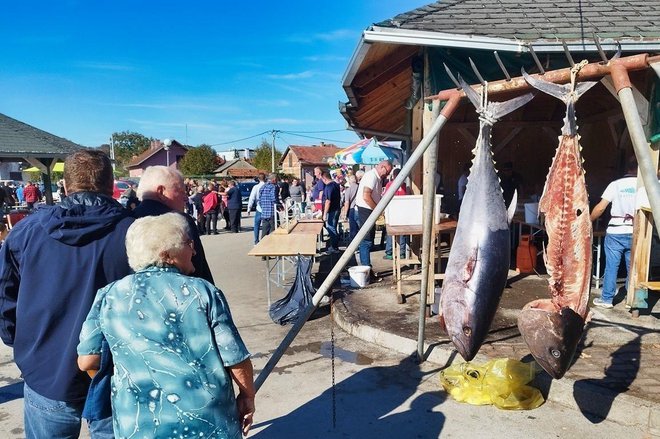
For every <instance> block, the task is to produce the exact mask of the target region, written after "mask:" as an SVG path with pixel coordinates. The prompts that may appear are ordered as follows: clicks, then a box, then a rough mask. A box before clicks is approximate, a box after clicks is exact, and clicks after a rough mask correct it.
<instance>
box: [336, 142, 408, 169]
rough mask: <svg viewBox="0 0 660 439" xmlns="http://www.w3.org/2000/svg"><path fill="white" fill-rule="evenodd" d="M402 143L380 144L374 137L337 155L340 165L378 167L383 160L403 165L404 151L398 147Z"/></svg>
mask: <svg viewBox="0 0 660 439" xmlns="http://www.w3.org/2000/svg"><path fill="white" fill-rule="evenodd" d="M397 143H398V144H399V145H400V144H401V142H378V141H377V140H376V139H375V138H374V137H372V138H371V139H363V140H360V141H359V142H357V143H356V144H354V145H351V146H349V147H348V148H344V149H342V150H341V151H339V152H337V153H336V154H335V161H336V162H337V164H339V165H376V164H378V163H379V162H381V161H382V160H390V161H392V163H394V164H398V165H401V164H402V162H403V151H402V150H401V148H400V147H398V145H395V144H397Z"/></svg>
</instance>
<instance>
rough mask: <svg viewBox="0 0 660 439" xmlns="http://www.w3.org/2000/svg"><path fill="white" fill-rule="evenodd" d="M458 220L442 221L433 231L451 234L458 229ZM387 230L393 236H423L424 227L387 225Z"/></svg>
mask: <svg viewBox="0 0 660 439" xmlns="http://www.w3.org/2000/svg"><path fill="white" fill-rule="evenodd" d="M456 224H457V221H456V220H450V219H446V220H443V221H440V222H439V223H438V224H434V225H433V231H434V232H435V233H442V232H450V231H453V230H454V229H456ZM385 230H387V234H388V235H391V236H396V235H421V234H422V225H421V224H415V225H406V226H391V225H389V224H386V225H385Z"/></svg>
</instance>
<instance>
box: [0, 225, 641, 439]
mask: <svg viewBox="0 0 660 439" xmlns="http://www.w3.org/2000/svg"><path fill="white" fill-rule="evenodd" d="M248 221H249V220H246V221H245V222H246V223H247V222H248ZM248 224H249V223H248ZM203 241H204V245H205V249H206V252H207V256H208V259H209V262H210V265H211V267H212V269H213V272H214V276H215V278H216V282H217V284H218V285H219V286H220V287H221V288H222V289H223V291H224V292H225V295H226V296H227V298H228V300H229V303H230V306H231V309H232V314H233V317H234V320H235V321H236V323H237V326H238V327H239V331H240V332H241V334H242V336H243V338H244V339H245V341H246V343H247V345H248V348H249V349H250V351H251V352H252V353H253V361H254V364H255V368H256V370H257V372H259V371H260V370H261V368H262V367H263V365H264V364H265V363H266V361H267V360H268V358H269V357H270V355H271V354H272V352H273V351H274V350H275V349H276V347H277V346H278V344H279V343H280V341H281V340H282V338H283V337H284V336H285V334H286V333H287V331H288V330H289V327H280V326H278V325H275V324H273V323H272V322H271V321H270V319H269V318H268V315H267V312H266V308H267V304H266V295H265V288H264V281H263V280H264V276H265V273H264V271H265V270H264V264H263V262H262V261H261V260H259V259H258V258H251V257H248V256H246V254H247V251H248V250H249V249H250V247H251V241H252V235H251V233H248V232H244V233H240V234H236V235H233V234H221V235H217V236H209V237H203ZM375 257H379V256H375ZM279 294H280V295H283V294H284V292H283V291H282V290H280V293H279ZM371 294H374V295H378V296H377V300H375V301H374V302H379V303H381V304H382V307H381V308H373V309H365V310H364V313H368V314H374V315H379V316H380V317H382V318H383V319H389V320H392V321H397V320H399V319H408V318H412V319H413V320H414V319H416V316H417V310H415V307H414V297H413V296H414V295H413V296H411V297H410V298H409V300H408V303H407V304H406V305H404V306H401V305H396V304H394V303H393V300H394V299H393V295H392V294H389V291H388V290H387V288H384V289H383V290H382V291H380V292H378V290H377V289H369V290H368V289H365V290H361V291H355V292H352V294H351V295H350V296H348V295H347V296H346V297H352V298H356V299H357V298H358V297H367V296H369V295H371ZM275 295H277V294H275ZM353 303H354V304H355V306H358V305H359V304H358V303H357V302H353ZM372 304H373V303H372ZM348 306H352V305H350V302H349V301H347V300H344V301H338V302H336V307H335V309H334V313H337V315H336V316H335V317H337V319H336V320H340V318H339V317H338V316H339V313H341V308H342V307H348ZM409 307H410V308H409ZM388 309H389V313H388V314H377V313H381V312H382V313H385V312H386V311H387V310H388ZM329 311H330V307H328V306H326V307H322V308H320V309H319V311H317V313H316V314H315V315H314V316H313V317H312V319H311V321H310V322H308V323H307V324H306V325H305V327H304V328H303V330H302V331H301V333H300V334H299V336H298V337H297V338H296V339H295V340H294V342H293V344H292V346H291V347H290V348H289V350H288V351H287V353H286V354H285V355H284V357H283V358H282V360H281V361H280V363H279V364H278V365H277V367H276V369H275V371H274V373H273V374H272V375H271V376H270V377H269V378H268V380H267V381H266V382H265V384H264V386H263V387H262V389H261V390H260V392H259V393H258V395H257V401H256V403H257V414H256V417H255V422H256V424H255V427H254V429H253V431H252V433H251V434H250V437H255V438H285V437H319V438H321V437H322V438H325V437H330V438H332V437H336V438H374V439H376V438H378V439H381V438H389V437H400V438H432V437H440V436H442V437H450V438H451V437H456V438H459V437H484V438H502V437H506V438H528V437H530V435H531V436H533V437H539V438H573V437H577V436H584V437H587V436H588V437H592V436H596V437H599V438H621V437H626V438H631V439H632V438H648V437H650V432H649V430H648V428H645V427H642V426H641V425H633V426H625V425H622V424H620V423H614V422H610V421H608V420H594V419H590V417H589V416H587V415H585V414H582V413H581V412H579V411H576V410H574V409H571V408H568V407H565V406H564V405H562V404H560V403H558V402H553V401H548V402H547V403H546V404H545V405H543V406H542V407H540V408H539V409H536V410H534V411H528V412H519V411H513V412H507V411H501V410H497V409H495V408H493V407H489V406H482V407H475V406H469V405H464V404H459V403H456V402H455V401H453V400H451V399H448V398H447V396H446V394H445V393H444V392H442V391H441V388H440V386H439V379H438V372H439V370H440V369H441V367H442V366H443V364H440V363H434V362H430V361H427V362H425V363H422V364H421V365H420V364H418V363H417V362H416V361H414V360H413V359H411V358H410V356H409V355H406V354H401V353H399V352H397V351H396V350H393V349H384V348H382V347H380V346H378V345H377V344H376V343H371V342H365V341H363V340H361V339H359V338H356V337H353V336H351V335H349V334H348V333H346V332H344V331H342V330H341V329H339V327H338V325H337V324H336V323H334V320H333V319H331V318H330V317H331V316H330V315H329ZM408 314H410V315H408ZM342 315H345V314H342ZM380 317H379V318H380ZM431 326H433V324H432V323H430V324H429V327H431ZM403 327H405V325H402V328H403ZM333 331H334V335H335V340H334V346H335V362H334V365H335V367H334V377H335V382H336V386H335V387H334V391H333V387H332V376H333V367H332V360H331V358H330V357H331V355H330V351H331V347H332V335H331V334H332V332H333ZM381 333H382V334H385V332H381ZM386 336H387V335H386ZM432 337H433V335H432V334H431V333H429V340H434V339H433V338H432ZM434 342H435V341H434ZM413 350H414V349H412V350H410V351H409V352H412V351H413ZM438 351H439V349H438ZM333 395H334V397H333ZM333 401H334V403H333ZM22 402H23V400H22V391H21V382H20V376H19V373H18V371H17V370H16V368H15V365H14V364H13V362H12V361H11V351H10V350H9V349H7V348H6V347H4V346H3V347H0V438H5V437H6V438H20V437H23V429H22V422H21V410H22ZM333 407H334V413H335V414H336V415H335V426H334V427H333Z"/></svg>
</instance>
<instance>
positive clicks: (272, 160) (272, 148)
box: [270, 130, 279, 173]
mask: <svg viewBox="0 0 660 439" xmlns="http://www.w3.org/2000/svg"><path fill="white" fill-rule="evenodd" d="M271 133H272V134H273V143H271V145H270V172H273V173H275V136H276V135H277V133H279V130H272V131H271Z"/></svg>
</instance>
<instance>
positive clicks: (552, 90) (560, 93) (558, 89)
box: [521, 68, 571, 101]
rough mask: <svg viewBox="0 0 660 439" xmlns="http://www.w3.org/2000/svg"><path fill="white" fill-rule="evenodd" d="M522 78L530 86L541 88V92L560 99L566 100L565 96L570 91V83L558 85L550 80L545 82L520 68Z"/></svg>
mask: <svg viewBox="0 0 660 439" xmlns="http://www.w3.org/2000/svg"><path fill="white" fill-rule="evenodd" d="M521 72H522V75H523V78H525V81H527V83H528V84H529V85H531V86H532V87H534V88H535V89H537V90H541V91H542V92H543V93H547V94H549V95H550V96H554V97H556V98H557V99H559V100H561V101H565V100H566V96H567V95H568V94H569V93H570V92H571V84H564V85H559V84H555V83H552V82H547V81H544V80H542V79H537V78H534V77H532V76H530V75H528V74H527V72H526V71H525V69H524V68H523V69H521Z"/></svg>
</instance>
